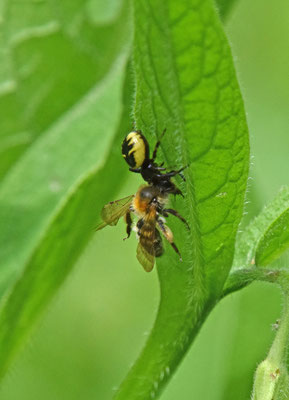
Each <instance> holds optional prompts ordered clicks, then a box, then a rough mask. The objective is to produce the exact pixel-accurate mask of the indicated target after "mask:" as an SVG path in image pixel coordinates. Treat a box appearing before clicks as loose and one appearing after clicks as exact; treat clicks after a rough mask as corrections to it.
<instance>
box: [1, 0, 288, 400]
mask: <svg viewBox="0 0 289 400" xmlns="http://www.w3.org/2000/svg"><path fill="white" fill-rule="evenodd" d="M288 20H289V4H288V2H287V1H285V0H276V1H275V2H274V3H271V2H269V1H265V2H264V1H261V0H255V1H254V2H253V1H250V0H240V1H239V2H237V3H236V6H235V7H234V9H233V10H232V13H231V15H230V16H229V17H228V20H227V23H226V26H225V29H226V32H227V34H228V37H229V41H230V43H231V46H232V51H233V55H234V59H235V65H236V69H237V73H238V77H239V82H240V86H241V90H242V93H243V96H244V100H245V106H246V111H247V118H248V124H249V130H250V137H251V148H252V166H251V173H250V176H251V177H252V179H251V180H250V182H249V190H248V204H247V212H248V216H247V217H246V218H249V217H251V216H252V215H254V214H255V213H257V212H258V211H259V210H260V208H261V207H262V205H264V204H265V203H266V202H269V201H270V200H272V198H273V197H274V196H275V195H276V193H277V191H278V190H279V188H280V186H281V185H282V184H288V170H287V168H286V167H287V165H288V164H287V158H288V148H289V135H288V132H287V129H288V126H289V124H288V122H289V116H288V108H289V79H288V71H289V41H288V37H289V25H288ZM286 128H287V129H286ZM124 134H125V132H124ZM119 159H120V163H122V162H123V161H122V159H121V155H120V158H119ZM140 182H141V179H140V178H139V177H137V176H131V177H130V180H129V181H128V182H127V184H126V185H125V186H124V187H123V188H122V190H121V193H119V195H117V196H116V198H119V197H122V196H125V195H128V194H131V193H133V192H134V188H135V187H136V185H138V184H139V183H140ZM71 229H73V226H71ZM124 236H125V234H124V226H123V224H122V223H121V224H119V226H117V227H116V228H107V229H105V230H103V231H101V232H98V233H96V234H95V236H94V237H93V239H92V241H91V242H90V244H89V245H88V247H87V249H86V251H85V252H84V254H83V255H82V257H81V259H80V260H79V262H78V264H77V266H76V268H75V269H74V272H73V273H72V274H71V275H70V278H69V279H68V280H67V282H66V284H65V285H64V287H63V288H62V290H61V291H60V293H59V294H58V295H57V297H56V298H55V300H54V301H53V303H52V305H51V306H50V308H49V310H48V312H47V313H46V314H45V316H44V318H43V319H42V321H41V322H40V324H39V325H38V327H37V329H36V331H35V332H34V334H33V335H32V337H31V338H30V341H29V343H28V345H27V346H26V347H25V349H24V350H23V351H22V352H21V354H20V356H19V357H18V358H17V360H16V362H15V363H14V365H13V367H12V369H11V370H10V372H9V374H8V375H7V376H6V378H5V381H4V384H3V387H2V390H1V391H0V398H1V400H2V399H3V400H18V399H19V400H20V399H21V400H23V399H26V398H27V399H30V400H34V399H35V400H36V399H39V398H41V399H43V400H58V399H59V400H66V399H69V400H74V399H75V400H76V399H80V398H81V399H92V398H93V399H101V400H106V399H111V397H112V393H113V391H114V390H115V388H116V387H117V385H118V384H119V383H120V381H121V380H122V378H123V377H124V376H125V374H126V372H127V371H128V368H129V366H130V365H131V363H132V362H133V361H134V360H135V358H136V356H137V355H138V353H139V350H140V349H141V347H142V345H143V343H144V341H145V339H146V334H147V331H148V330H149V328H150V327H151V325H152V323H153V320H154V317H155V314H156V310H157V305H158V298H159V293H158V281H157V274H156V271H153V272H152V273H150V274H146V273H144V271H143V270H142V268H141V267H140V265H139V264H138V262H137V260H136V258H135V249H136V239H135V238H134V237H132V238H131V239H130V240H129V241H126V242H123V241H122V237H124ZM280 303H281V301H280V295H279V292H278V289H276V288H274V287H271V286H269V285H263V284H254V285H253V286H252V287H249V288H247V289H245V290H243V291H242V292H240V293H236V294H233V295H231V296H229V297H228V298H226V299H225V300H224V301H223V302H222V303H221V304H220V305H219V306H218V307H217V308H216V309H215V310H214V311H213V313H212V314H211V315H210V317H209V319H208V321H207V322H206V323H205V325H204V327H203V329H202V330H201V333H200V335H199V336H198V338H197V340H196V342H195V344H194V346H193V348H192V349H191V350H190V352H189V353H188V355H187V357H186V358H185V359H184V361H183V363H182V364H181V366H180V368H179V369H178V371H177V373H176V375H175V376H174V378H173V379H172V381H171V382H170V383H169V385H168V387H167V388H166V390H165V392H164V393H163V395H162V397H161V398H162V399H163V400H172V399H176V398H178V399H182V400H189V399H193V398H196V399H197V398H201V399H204V400H206V399H208V400H209V399H210V400H217V399H232V398H234V399H235V400H239V399H240V400H241V399H242V400H243V399H249V397H250V391H251V388H252V382H253V373H254V370H255V368H256V366H257V364H258V363H259V362H260V361H261V360H262V359H263V358H264V357H265V355H266V352H267V350H268V348H269V345H270V343H271V341H272V338H273V336H274V333H273V331H272V329H271V326H270V325H271V324H272V323H274V322H275V320H276V319H277V318H278V317H279V312H280Z"/></svg>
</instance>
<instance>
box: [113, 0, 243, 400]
mask: <svg viewBox="0 0 289 400" xmlns="http://www.w3.org/2000/svg"><path fill="white" fill-rule="evenodd" d="M134 19H135V47H134V67H135V74H136V101H135V119H136V125H137V128H138V129H142V130H143V132H144V133H145V135H146V136H147V137H148V138H149V142H150V143H154V142H155V141H156V137H157V136H159V135H160V134H161V132H162V131H163V129H164V128H167V132H166V134H165V136H164V139H163V141H162V145H161V150H160V155H162V157H159V160H161V158H164V161H165V164H166V165H167V166H169V168H178V167H181V166H185V165H189V167H188V168H187V169H186V170H185V171H184V174H185V177H186V182H185V183H184V182H182V180H181V179H177V185H178V186H179V187H180V188H181V189H182V191H183V193H184V195H185V198H184V199H182V198H180V196H179V198H178V199H177V200H176V202H174V206H175V207H176V209H177V210H178V211H179V212H180V213H181V214H182V215H183V216H184V217H185V218H186V219H187V220H188V222H189V224H190V228H191V230H190V232H189V231H187V230H186V228H185V227H184V226H183V224H182V223H181V222H179V221H175V220H173V219H172V217H170V218H169V221H168V224H169V226H170V227H171V228H172V230H173V232H174V234H175V242H176V244H177V246H178V247H179V249H180V252H181V254H182V258H183V260H184V261H183V262H182V263H181V262H180V261H179V258H178V256H177V255H176V254H175V253H174V252H173V250H172V249H171V248H169V246H166V252H165V255H164V256H163V257H161V258H160V259H159V260H158V273H159V278H160V286H161V300H160V307H159V310H158V315H157V319H156V322H155V325H154V328H153V330H152V332H151V335H150V337H149V339H148V341H147V344H146V346H145V348H144V350H143V352H142V354H141V355H140V358H139V359H138V361H137V362H136V364H135V365H134V366H133V367H132V369H131V371H130V373H129V375H128V376H127V378H126V379H125V381H124V382H123V384H122V385H121V386H120V389H119V391H118V393H117V394H116V399H118V400H120V399H126V400H129V399H134V400H135V399H148V398H155V397H156V396H157V395H158V394H159V393H160V391H161V389H162V388H163V387H164V384H165V383H166V382H167V380H168V379H169V377H170V376H171V374H172V372H173V371H174V369H175V368H176V366H177V365H178V364H179V362H180V360H181V359H182V357H183V355H184V353H185V351H186V350H187V349H188V347H189V345H190V344H191V342H192V340H193V338H194V337H195V335H196V333H197V332H198V330H199V328H200V326H201V324H202V322H203V321H204V319H205V317H206V316H207V314H208V312H209V311H210V309H211V307H212V306H213V305H214V304H215V303H216V301H217V300H218V299H219V296H220V294H221V291H222V287H223V284H224V282H225V280H226V277H227V275H228V273H229V270H230V267H231V264H232V259H233V252H234V241H235V235H236V231H237V227H238V224H239V221H240V218H241V216H242V209H243V201H244V193H245V188H246V180H247V173H248V153H249V146H248V136H247V126H246V121H245V115H244V109H243V102H242V99H241V95H240V91H239V87H238V84H237V81H236V77H235V72H234V67H233V62H232V57H231V53H230V49H229V46H228V43H227V40H226V38H225V35H224V33H223V29H222V26H221V24H220V21H219V19H218V17H217V15H216V12H215V7H214V4H213V3H212V2H211V1H209V0H205V1H197V0H195V1H187V0H181V1H178V2H176V1H173V0H169V1H162V0H157V1H152V0H140V1H136V2H135V10H134Z"/></svg>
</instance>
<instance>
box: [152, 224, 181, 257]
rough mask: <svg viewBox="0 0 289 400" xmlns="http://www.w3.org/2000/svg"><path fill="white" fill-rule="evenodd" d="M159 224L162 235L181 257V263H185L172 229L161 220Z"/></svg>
mask: <svg viewBox="0 0 289 400" xmlns="http://www.w3.org/2000/svg"><path fill="white" fill-rule="evenodd" d="M157 223H158V226H159V228H160V230H161V232H162V234H163V235H164V237H165V238H166V239H167V241H168V242H169V243H170V245H171V246H172V248H173V249H174V250H175V252H176V253H177V254H178V256H179V257H180V261H183V259H182V256H181V253H180V252H179V249H178V248H177V246H176V245H175V243H174V236H173V233H172V231H171V230H170V228H169V227H168V226H166V225H165V224H164V223H163V221H162V220H161V219H158V220H157Z"/></svg>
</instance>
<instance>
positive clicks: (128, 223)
mask: <svg viewBox="0 0 289 400" xmlns="http://www.w3.org/2000/svg"><path fill="white" fill-rule="evenodd" d="M124 221H125V223H126V233H127V237H125V238H123V240H126V239H128V238H129V237H130V234H131V226H132V219H131V215H130V212H129V211H128V212H127V213H126V214H125V216H124Z"/></svg>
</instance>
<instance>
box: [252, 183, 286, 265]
mask: <svg viewBox="0 0 289 400" xmlns="http://www.w3.org/2000/svg"><path fill="white" fill-rule="evenodd" d="M279 200H280V199H279ZM282 200H283V204H282V208H281V209H279V212H280V211H281V212H280V215H279V216H278V218H276V219H275V221H274V222H273V223H272V224H271V225H270V226H269V227H268V229H267V230H266V232H265V233H264V235H263V236H262V237H261V239H260V240H259V243H258V246H257V248H256V265H260V266H265V265H267V264H270V263H271V262H272V261H274V260H275V259H277V258H278V257H279V256H280V255H281V254H282V253H284V251H286V250H288V248H289V231H288V226H289V190H288V188H286V189H283V191H282ZM282 209H283V210H282Z"/></svg>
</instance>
